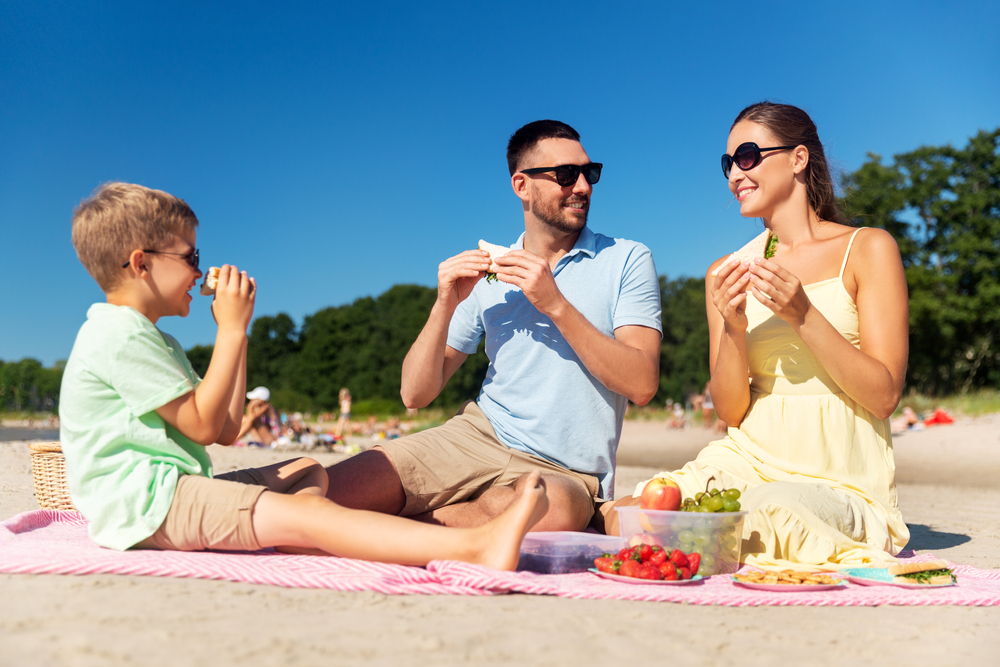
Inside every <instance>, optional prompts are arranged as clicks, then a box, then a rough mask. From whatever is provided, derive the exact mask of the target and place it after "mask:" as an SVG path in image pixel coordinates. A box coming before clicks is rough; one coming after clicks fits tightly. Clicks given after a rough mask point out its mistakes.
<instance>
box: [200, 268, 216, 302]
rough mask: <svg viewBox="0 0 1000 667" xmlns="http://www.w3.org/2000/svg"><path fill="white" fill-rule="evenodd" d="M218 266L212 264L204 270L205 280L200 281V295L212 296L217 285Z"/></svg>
mask: <svg viewBox="0 0 1000 667" xmlns="http://www.w3.org/2000/svg"><path fill="white" fill-rule="evenodd" d="M219 270H220V269H219V267H217V266H213V267H210V268H209V269H208V271H206V272H205V280H204V281H203V282H202V283H201V290H199V292H200V293H201V295H202V296H212V295H213V294H215V288H216V287H218V286H219Z"/></svg>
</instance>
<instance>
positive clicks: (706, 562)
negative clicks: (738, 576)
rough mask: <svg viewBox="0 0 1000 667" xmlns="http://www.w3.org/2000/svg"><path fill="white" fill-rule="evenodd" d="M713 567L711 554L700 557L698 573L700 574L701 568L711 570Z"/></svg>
mask: <svg viewBox="0 0 1000 667" xmlns="http://www.w3.org/2000/svg"><path fill="white" fill-rule="evenodd" d="M714 566H715V556H713V555H712V554H702V555H701V566H700V567H699V568H698V571H699V572H701V568H702V567H707V568H709V569H712V568H713V567H714Z"/></svg>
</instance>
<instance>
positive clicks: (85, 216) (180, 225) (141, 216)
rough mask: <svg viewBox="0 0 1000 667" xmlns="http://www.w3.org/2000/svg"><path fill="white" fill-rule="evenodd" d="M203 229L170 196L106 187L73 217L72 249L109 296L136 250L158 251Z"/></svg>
mask: <svg viewBox="0 0 1000 667" xmlns="http://www.w3.org/2000/svg"><path fill="white" fill-rule="evenodd" d="M197 226H198V218H197V217H195V214H194V211H192V210H191V207H190V206H188V205H187V204H186V203H184V200H182V199H178V198H177V197H174V196H173V195H171V194H168V193H166V192H163V191H161V190H152V189H150V188H146V187H143V186H141V185H133V184H132V183H117V182H113V183H105V184H104V185H102V186H101V187H99V188H97V190H95V191H94V194H93V195H91V196H90V198H89V199H85V200H83V201H82V202H80V205H79V206H77V207H76V210H75V211H74V212H73V247H74V248H76V256H77V257H79V258H80V263H82V264H83V266H84V268H85V269H87V273H89V274H90V275H91V277H92V278H93V279H94V280H96V281H97V284H98V285H100V287H101V290H103V291H104V292H105V293H107V292H110V291H112V290H113V289H114V288H115V287H117V286H118V283H119V282H120V281H121V279H122V278H123V276H124V269H123V268H122V264H124V263H125V262H127V261H128V258H129V256H130V255H131V254H132V251H133V250H158V249H159V248H161V247H162V246H165V245H167V244H169V243H170V242H171V240H172V239H171V236H172V235H174V234H186V233H189V232H191V231H192V230H194V229H195V228H196V227H197Z"/></svg>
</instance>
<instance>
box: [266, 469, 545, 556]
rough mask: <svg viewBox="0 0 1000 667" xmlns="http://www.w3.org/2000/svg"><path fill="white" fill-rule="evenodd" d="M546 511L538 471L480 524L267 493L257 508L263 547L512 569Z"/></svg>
mask: <svg viewBox="0 0 1000 667" xmlns="http://www.w3.org/2000/svg"><path fill="white" fill-rule="evenodd" d="M547 510H548V499H547V498H546V495H545V486H544V485H543V484H542V483H541V481H540V477H539V475H538V473H532V474H531V476H529V477H528V478H526V479H525V480H524V483H522V484H520V485H519V489H518V495H517V497H516V499H515V500H514V502H513V503H512V504H511V506H510V507H509V509H508V510H507V511H506V512H504V513H503V514H501V515H500V516H498V517H497V518H495V519H494V520H492V521H490V522H489V523H487V524H485V525H483V526H480V527H478V528H447V527H445V526H434V525H429V524H426V523H421V522H419V521H411V520H410V519H405V518H401V517H397V516H392V515H388V514H381V513H378V512H369V511H364V510H355V509H349V508H346V507H342V506H340V505H337V504H336V503H334V502H331V501H329V500H327V499H326V498H317V497H315V496H311V495H304V494H298V495H282V494H278V493H264V494H263V495H261V497H260V499H259V500H258V501H257V505H256V506H255V507H254V512H253V526H254V532H255V533H256V536H257V541H258V542H259V543H260V545H261V546H262V547H268V546H287V547H292V548H296V549H320V550H322V551H324V552H326V553H329V554H334V555H337V556H343V557H347V558H362V559H365V560H373V561H379V562H383V563H399V564H402V565H426V564H427V563H429V562H430V561H432V560H437V559H444V560H460V561H465V562H468V563H477V564H480V565H486V566H489V567H492V568H494V569H497V570H513V569H514V568H515V567H516V566H517V561H518V557H519V553H520V548H521V540H522V539H523V538H524V535H525V533H527V532H528V529H529V528H531V526H533V525H534V524H535V523H537V522H538V520H539V519H541V518H542V516H544V515H545V513H546V511H547Z"/></svg>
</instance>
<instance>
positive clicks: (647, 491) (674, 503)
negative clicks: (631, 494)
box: [639, 477, 681, 512]
mask: <svg viewBox="0 0 1000 667" xmlns="http://www.w3.org/2000/svg"><path fill="white" fill-rule="evenodd" d="M680 506H681V490H680V487H678V486H677V485H676V484H675V483H674V482H673V481H671V480H669V479H667V478H665V477H654V478H653V479H651V480H649V481H648V482H646V486H644V487H643V488H642V495H641V496H639V507H641V508H642V509H644V510H667V511H669V512H676V511H677V510H678V509H680Z"/></svg>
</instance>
